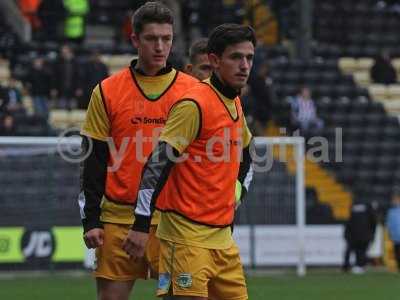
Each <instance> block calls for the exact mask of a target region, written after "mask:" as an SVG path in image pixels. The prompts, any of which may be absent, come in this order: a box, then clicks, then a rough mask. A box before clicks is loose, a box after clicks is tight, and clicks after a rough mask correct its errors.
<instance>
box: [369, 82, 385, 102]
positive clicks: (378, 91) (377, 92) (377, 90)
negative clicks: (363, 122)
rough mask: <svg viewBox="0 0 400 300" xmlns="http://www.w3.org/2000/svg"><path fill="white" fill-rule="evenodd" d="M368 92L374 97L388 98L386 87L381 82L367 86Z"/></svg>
mask: <svg viewBox="0 0 400 300" xmlns="http://www.w3.org/2000/svg"><path fill="white" fill-rule="evenodd" d="M368 90H369V93H370V94H371V96H372V98H374V99H387V98H388V90H387V87H386V86H385V85H383V84H371V85H370V86H369V87H368Z"/></svg>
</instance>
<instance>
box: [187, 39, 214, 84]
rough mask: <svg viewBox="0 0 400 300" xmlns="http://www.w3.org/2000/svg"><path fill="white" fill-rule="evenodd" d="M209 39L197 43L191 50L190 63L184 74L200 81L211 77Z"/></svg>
mask: <svg viewBox="0 0 400 300" xmlns="http://www.w3.org/2000/svg"><path fill="white" fill-rule="evenodd" d="M207 41H208V40H207V39H199V40H197V41H195V42H194V43H193V44H192V46H190V49H189V63H187V64H186V66H185V68H184V72H185V73H187V74H190V75H192V76H193V77H196V78H197V79H199V80H200V81H202V80H204V79H207V78H209V77H210V76H211V72H212V69H211V64H210V61H209V60H208V53H207Z"/></svg>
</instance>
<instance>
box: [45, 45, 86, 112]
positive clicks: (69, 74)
mask: <svg viewBox="0 0 400 300" xmlns="http://www.w3.org/2000/svg"><path fill="white" fill-rule="evenodd" d="M54 75H55V76H54V78H53V79H54V81H53V89H52V91H51V94H52V97H53V98H58V105H57V106H58V108H63V109H65V108H66V109H72V108H75V107H76V99H77V98H79V97H82V96H83V89H82V84H83V82H82V81H83V80H82V79H83V70H82V68H81V67H80V65H79V63H78V62H77V60H76V58H75V55H74V52H73V50H72V48H71V47H70V46H68V45H63V46H62V47H61V50H60V56H59V58H58V60H57V61H56V63H55V66H54Z"/></svg>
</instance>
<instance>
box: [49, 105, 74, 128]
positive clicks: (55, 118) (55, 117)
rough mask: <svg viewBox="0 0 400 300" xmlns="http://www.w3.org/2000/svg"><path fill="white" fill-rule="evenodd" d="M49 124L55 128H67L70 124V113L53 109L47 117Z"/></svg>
mask: <svg viewBox="0 0 400 300" xmlns="http://www.w3.org/2000/svg"><path fill="white" fill-rule="evenodd" d="M49 120H50V124H51V125H52V126H53V127H56V128H67V127H68V126H69V124H70V112H69V111H67V110H65V109H53V110H51V111H50V116H49Z"/></svg>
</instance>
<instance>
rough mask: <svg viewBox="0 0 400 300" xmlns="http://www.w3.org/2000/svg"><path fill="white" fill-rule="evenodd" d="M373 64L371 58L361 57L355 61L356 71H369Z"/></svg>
mask: <svg viewBox="0 0 400 300" xmlns="http://www.w3.org/2000/svg"><path fill="white" fill-rule="evenodd" d="M373 64H374V60H373V59H372V58H368V57H363V58H359V59H358V60H357V69H358V70H359V71H369V69H371V67H372V65H373Z"/></svg>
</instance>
